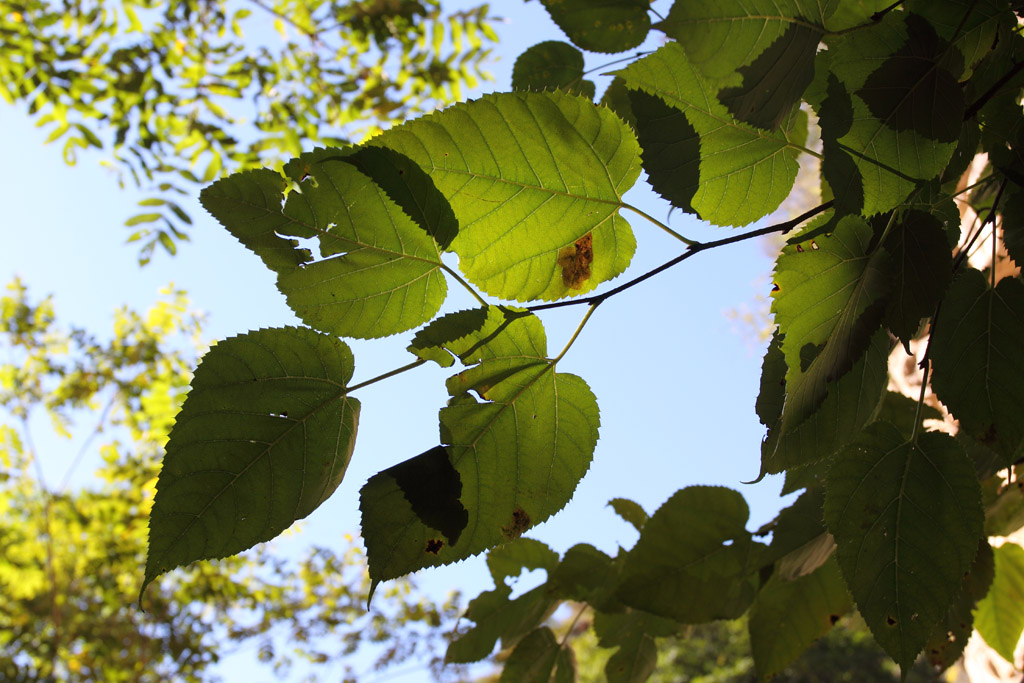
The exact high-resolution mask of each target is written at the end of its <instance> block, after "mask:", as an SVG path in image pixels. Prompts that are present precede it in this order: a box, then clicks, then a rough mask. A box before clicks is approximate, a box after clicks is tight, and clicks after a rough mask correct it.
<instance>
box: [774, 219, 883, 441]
mask: <svg viewBox="0 0 1024 683" xmlns="http://www.w3.org/2000/svg"><path fill="white" fill-rule="evenodd" d="M873 239H874V234H873V230H872V228H871V226H869V225H868V224H867V223H865V222H864V221H863V220H861V219H859V218H857V217H855V216H844V217H843V218H842V219H841V220H840V221H839V224H838V225H837V226H836V228H835V231H834V232H833V233H832V234H831V235H830V236H829V235H824V236H821V237H817V238H815V239H813V240H809V241H807V242H805V243H798V244H791V245H787V246H786V247H785V248H784V249H783V250H782V253H781V254H780V255H779V258H778V260H777V261H776V264H775V273H774V281H775V291H773V293H772V296H773V298H774V301H773V302H772V312H773V313H774V314H775V322H776V323H778V325H779V331H780V332H781V334H782V335H783V337H782V352H783V355H784V356H785V360H786V367H787V370H786V402H785V406H784V408H783V411H782V421H781V425H782V429H783V430H785V431H788V430H790V429H792V428H794V427H796V426H797V425H798V424H800V423H801V422H802V421H803V420H805V419H807V418H808V417H809V416H810V415H811V414H812V413H813V412H814V411H815V410H816V409H817V408H818V407H819V406H820V405H821V403H822V401H824V400H825V398H826V396H827V394H828V392H829V387H830V383H832V382H835V381H836V380H837V379H839V378H840V377H842V376H843V375H844V374H845V373H847V372H848V371H850V370H851V369H852V368H853V367H854V365H855V364H856V363H857V361H858V360H859V359H860V358H861V356H862V355H863V353H864V351H865V349H866V348H867V347H868V345H869V344H870V341H871V338H872V335H873V334H874V332H875V330H876V329H878V323H879V321H880V319H881V316H882V312H883V310H884V308H883V306H884V304H885V296H886V295H887V294H888V287H889V272H888V265H889V264H888V255H887V254H886V253H885V251H884V250H882V249H879V248H877V247H876V245H874V244H873ZM875 405H877V401H876V403H875Z"/></svg>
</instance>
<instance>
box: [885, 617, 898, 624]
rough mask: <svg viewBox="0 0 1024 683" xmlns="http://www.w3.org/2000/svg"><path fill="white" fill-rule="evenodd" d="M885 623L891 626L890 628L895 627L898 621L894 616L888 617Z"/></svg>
mask: <svg viewBox="0 0 1024 683" xmlns="http://www.w3.org/2000/svg"><path fill="white" fill-rule="evenodd" d="M885 623H887V624H889V626H895V625H896V620H895V619H893V618H892V616H888V617H886V618H885Z"/></svg>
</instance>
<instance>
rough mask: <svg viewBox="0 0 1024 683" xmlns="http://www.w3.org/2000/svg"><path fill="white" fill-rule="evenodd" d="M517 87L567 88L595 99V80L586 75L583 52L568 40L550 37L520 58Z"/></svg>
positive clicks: (514, 81)
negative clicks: (584, 75) (565, 41)
mask: <svg viewBox="0 0 1024 683" xmlns="http://www.w3.org/2000/svg"><path fill="white" fill-rule="evenodd" d="M512 89H513V90H538V91H544V90H565V91H566V92H571V93H575V94H577V95H583V96H584V97H586V98H587V99H591V100H592V99H594V92H595V87H594V82H593V81H589V80H585V79H584V78H583V53H582V52H580V51H579V50H577V49H576V48H574V47H573V46H572V45H569V44H568V43H563V42H561V41H558V40H546V41H544V42H543V43H537V44H536V45H534V46H533V47H530V48H527V49H526V51H525V52H523V53H522V54H521V55H519V56H518V57H516V64H515V66H514V67H513V68H512Z"/></svg>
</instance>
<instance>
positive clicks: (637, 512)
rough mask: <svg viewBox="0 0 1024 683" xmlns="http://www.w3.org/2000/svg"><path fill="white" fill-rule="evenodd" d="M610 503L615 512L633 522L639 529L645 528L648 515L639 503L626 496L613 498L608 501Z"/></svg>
mask: <svg viewBox="0 0 1024 683" xmlns="http://www.w3.org/2000/svg"><path fill="white" fill-rule="evenodd" d="M608 504H609V505H611V506H612V509H613V510H615V514H617V515H618V516H619V517H622V519H624V520H626V521H627V522H629V523H630V524H632V525H633V527H634V528H635V529H636V530H637V531H643V530H644V524H646V523H647V519H648V516H647V512H646V511H645V510H644V509H643V508H642V507H640V504H639V503H635V502H633V501H632V500H628V499H626V498H613V499H612V500H610V501H608Z"/></svg>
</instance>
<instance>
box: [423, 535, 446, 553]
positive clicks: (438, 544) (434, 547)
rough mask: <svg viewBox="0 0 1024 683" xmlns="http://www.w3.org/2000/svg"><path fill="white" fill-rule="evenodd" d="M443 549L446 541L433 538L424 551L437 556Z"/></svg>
mask: <svg viewBox="0 0 1024 683" xmlns="http://www.w3.org/2000/svg"><path fill="white" fill-rule="evenodd" d="M443 547H444V541H442V540H441V539H440V538H432V539H430V540H429V541H427V547H426V548H424V550H426V551H427V552H428V553H430V554H431V555H437V554H438V553H440V552H441V548H443Z"/></svg>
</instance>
